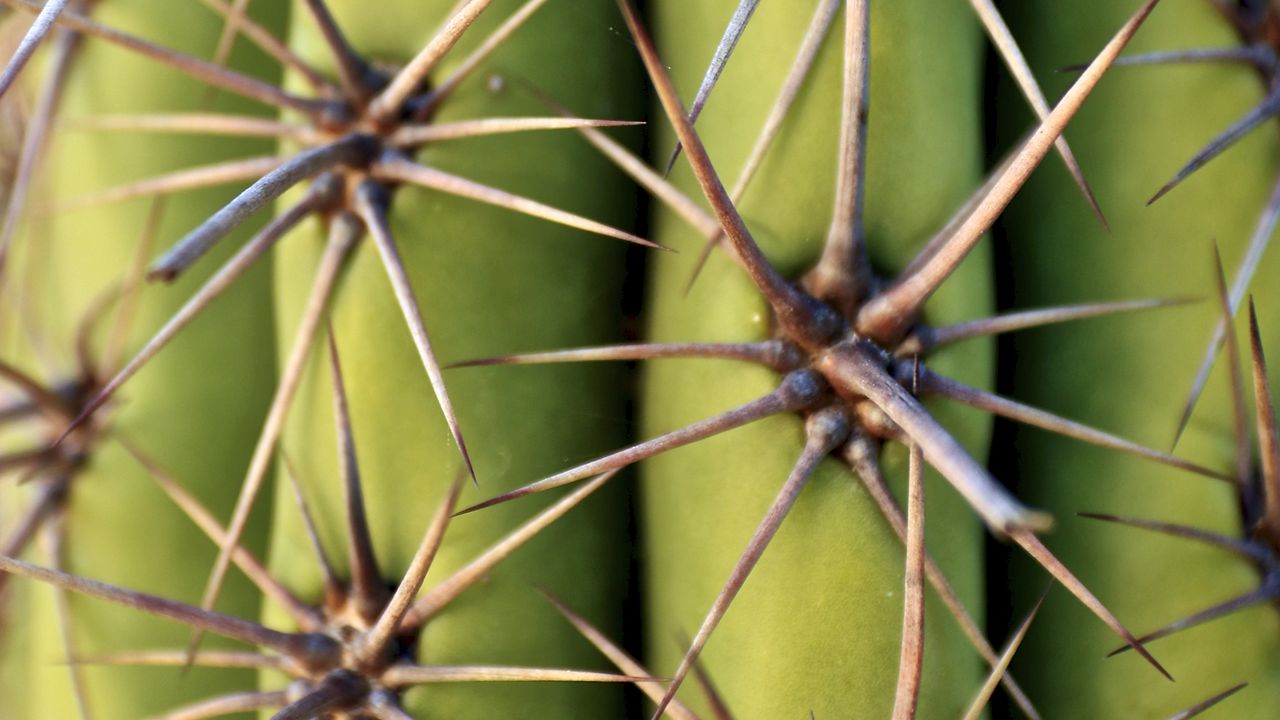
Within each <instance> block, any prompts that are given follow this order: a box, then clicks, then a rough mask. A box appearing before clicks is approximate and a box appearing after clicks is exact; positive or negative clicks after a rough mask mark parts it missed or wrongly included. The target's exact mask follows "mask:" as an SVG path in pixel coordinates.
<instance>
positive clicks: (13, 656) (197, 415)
mask: <svg viewBox="0 0 1280 720" xmlns="http://www.w3.org/2000/svg"><path fill="white" fill-rule="evenodd" d="M180 5H181V4H179V3H173V2H168V1H167V0H160V1H158V2H157V1H154V0H108V1H104V2H101V3H99V7H97V8H96V9H95V17H96V18H97V19H99V20H101V21H102V22H105V23H109V24H111V25H113V26H116V27H120V28H123V29H127V30H128V31H130V32H134V33H137V34H139V35H142V36H145V37H149V38H161V42H163V43H166V44H168V45H170V46H173V47H176V48H180V49H182V50H184V51H186V52H190V53H192V54H195V55H198V56H201V57H205V58H209V57H212V55H213V51H214V47H215V45H216V43H217V40H218V37H219V34H220V32H221V27H222V25H221V23H220V22H218V21H217V19H216V16H214V15H212V14H208V13H206V11H205V10H203V9H201V8H199V7H185V6H182V7H180ZM254 16H255V17H256V18H257V19H258V21H259V22H262V23H264V24H265V25H267V26H268V27H274V28H276V29H281V28H283V26H284V13H283V12H282V8H281V7H279V6H277V5H273V4H272V3H258V4H257V7H255V8H254ZM230 64H231V65H232V66H234V67H236V68H238V69H241V70H242V71H247V72H250V73H254V74H256V75H258V76H259V77H264V78H270V74H271V73H272V72H274V69H273V68H274V66H273V65H272V64H271V63H269V62H267V61H265V60H264V59H263V58H262V56H261V55H260V54H257V53H256V51H252V50H250V51H247V52H246V51H243V47H242V48H241V49H240V50H237V51H236V52H233V54H232V57H231V63H230ZM34 70H36V68H35V67H32V68H31V69H29V70H28V75H27V81H29V82H35V83H38V82H40V81H41V80H40V78H39V75H38V74H37V73H35V72H33V71H34ZM206 96H207V92H206V89H205V88H204V87H203V86H201V85H200V84H198V83H195V82H193V81H191V80H190V79H188V78H186V77H184V76H182V75H179V74H177V73H175V72H173V71H171V70H168V69H165V68H161V67H159V66H158V65H156V64H155V63H154V62H153V61H150V60H146V59H141V58H138V57H136V56H133V55H131V54H129V53H126V52H124V51H122V50H119V49H117V48H114V47H108V46H106V45H104V44H101V43H98V42H94V41H88V42H85V43H84V44H83V45H82V47H81V55H80V56H79V58H78V60H77V61H76V63H75V69H74V71H73V72H72V73H71V76H70V82H69V85H68V87H67V89H66V92H65V95H64V100H63V103H62V106H61V107H62V111H61V116H62V117H85V116H90V115H95V114H99V113H127V112H173V111H183V110H188V111H195V110H201V109H207V108H208V106H207V105H206ZM212 109H213V110H215V111H222V112H241V113H257V114H264V113H265V112H266V111H264V110H263V109H262V108H261V107H260V106H257V105H254V104H251V103H247V102H244V101H241V100H239V99H237V98H233V97H231V96H229V95H227V94H225V93H224V94H220V95H219V96H218V97H217V99H216V100H215V101H214V103H213V105H212ZM52 138H53V139H52V142H51V145H50V155H49V156H48V161H47V162H46V164H45V166H44V171H43V172H42V173H41V174H39V175H38V176H37V179H36V183H37V185H36V186H35V190H34V192H33V195H32V201H31V202H30V204H29V207H30V208H31V213H29V214H28V217H32V213H41V212H47V210H48V208H49V207H50V206H52V205H53V204H55V203H59V202H65V201H66V200H68V199H70V198H73V197H75V196H77V195H80V194H83V193H86V192H90V191H96V190H101V189H103V188H105V187H110V186H113V185H116V184H120V183H123V182H125V181H128V180H132V179H137V178H142V177H149V176H151V175H155V174H159V173H162V172H166V171H171V170H177V169H181V168H185V167H188V166H192V165H198V164H203V163H210V162H216V161H222V160H228V159H232V158H236V157H242V156H250V155H256V154H264V153H266V152H270V145H269V143H265V142H262V141H254V140H244V139H222V138H217V139H205V138H201V139H200V140H199V141H197V142H193V141H192V140H191V138H189V137H187V138H184V137H152V136H147V135H127V136H126V135H119V136H113V137H111V138H103V137H102V136H101V135H98V134H94V133H85V132H73V131H55V132H54V134H53V136H52ZM228 192H229V191H228V190H227V189H225V188H217V189H213V190H207V191H201V192H194V193H183V194H181V195H177V196H175V197H173V198H171V199H170V200H169V201H168V206H167V210H166V212H165V214H164V221H163V223H162V224H161V226H160V229H159V233H158V240H157V242H158V244H159V246H158V248H157V249H162V248H163V246H164V245H166V244H167V243H168V242H169V241H171V240H172V239H173V238H175V237H178V236H180V235H181V234H182V233H184V232H186V231H187V230H189V229H190V228H191V227H193V226H194V225H195V224H196V223H198V222H199V221H200V220H201V219H203V218H204V217H205V216H207V215H208V214H209V213H210V212H212V211H213V210H214V209H216V208H217V207H218V205H219V204H220V203H222V202H224V201H225V199H226V197H227V193H228ZM150 205H151V202H150V200H147V199H142V200H134V201H130V202H127V203H124V204H118V205H111V206H106V207H97V208H92V209H86V210H78V211H75V212H59V213H55V214H53V215H49V216H45V217H43V218H40V219H33V220H30V221H29V222H28V228H29V230H28V231H27V233H26V236H25V237H20V238H18V242H17V243H16V249H17V250H18V251H19V256H16V257H14V258H13V261H14V262H13V263H12V264H10V266H9V273H8V275H7V277H6V280H8V281H13V282H15V283H17V284H18V285H19V286H20V287H22V288H23V289H24V292H25V293H27V295H26V300H27V301H28V302H32V303H33V304H34V305H35V306H36V308H37V311H38V312H39V313H40V315H39V317H40V327H39V332H40V334H41V335H42V336H43V337H44V338H45V339H46V340H47V341H48V342H49V343H51V345H52V348H53V350H54V351H55V354H56V356H57V358H58V359H59V360H60V361H62V363H61V368H60V371H67V370H70V368H71V364H70V363H71V358H72V352H71V349H72V348H71V341H72V338H73V337H74V335H75V332H76V325H77V323H79V322H80V321H81V320H82V319H83V317H84V315H85V314H86V312H87V311H88V310H89V309H90V308H91V306H92V305H93V304H94V303H100V302H102V299H103V295H102V293H103V291H104V289H105V288H107V287H108V286H109V285H110V284H112V283H117V282H120V281H122V280H123V279H124V278H125V276H126V275H127V273H128V269H129V268H130V267H131V266H132V265H133V263H134V261H135V258H136V256H137V247H138V242H139V238H140V236H141V235H142V231H143V227H144V225H145V222H146V218H147V215H148V212H149V208H150ZM252 229H253V228H252V227H250V228H246V229H244V230H242V231H240V232H239V233H237V235H236V236H235V237H232V238H230V239H229V240H228V244H227V246H226V247H224V248H223V249H221V250H219V251H218V252H217V253H216V256H214V257H210V258H209V259H208V261H207V262H208V264H207V265H205V266H203V267H201V268H197V269H196V271H194V272H193V273H192V274H191V275H192V276H191V277H189V278H186V279H184V280H183V281H182V282H180V283H177V284H176V285H175V286H173V287H163V286H149V287H146V288H144V290H143V294H142V301H141V304H140V309H139V313H138V315H137V319H136V321H135V322H134V324H133V330H132V333H131V336H130V339H129V341H128V343H127V344H126V347H128V348H132V347H133V346H134V343H137V342H139V341H140V340H142V339H145V337H146V335H147V334H148V333H149V332H150V331H151V330H152V329H154V328H155V327H157V326H158V325H159V323H160V322H162V321H163V320H164V319H165V318H167V317H168V315H169V314H171V313H172V312H173V310H175V309H176V308H177V307H178V306H179V305H180V304H181V303H182V302H183V301H184V300H185V299H186V297H187V296H188V295H189V294H190V293H191V291H192V290H193V288H195V287H198V284H199V282H201V281H202V280H203V277H202V276H203V275H204V274H205V273H206V272H207V269H208V268H209V267H212V266H214V265H215V264H216V263H218V262H221V260H222V259H224V258H225V257H226V256H227V254H228V253H229V250H230V249H231V246H232V245H233V244H235V243H238V242H242V241H243V239H244V238H246V237H247V236H248V233H249V232H250V231H252ZM37 246H38V247H37ZM23 254H25V255H26V257H23ZM28 260H30V261H31V264H30V265H28V264H27V263H28ZM28 268H31V270H30V275H27V274H26V273H27V272H28ZM20 275H21V276H22V277H20V278H19V276H20ZM269 300H270V272H269V270H267V269H266V268H263V269H261V270H258V271H256V272H254V273H251V275H250V276H248V277H247V278H245V280H244V281H243V282H242V283H241V285H240V286H239V287H238V288H237V289H235V290H233V291H232V292H231V293H230V294H229V295H228V296H227V297H225V298H224V299H222V300H220V301H219V302H218V303H217V304H216V305H215V306H214V307H212V308H211V309H210V311H209V315H208V317H205V318H203V319H201V320H200V321H198V322H197V323H196V324H195V325H193V326H192V327H191V328H190V329H189V330H188V331H187V332H186V333H185V334H184V335H183V337H181V338H180V339H179V340H177V341H176V342H175V343H174V345H173V347H171V348H169V349H167V350H166V351H165V352H164V353H162V354H161V355H160V356H159V358H158V359H157V360H156V362H155V364H154V366H152V367H150V368H148V369H147V370H146V371H145V372H144V373H142V374H141V375H140V376H139V377H138V378H137V379H136V380H135V381H134V382H132V383H130V385H129V386H128V387H127V389H126V390H125V391H124V393H122V396H121V403H119V404H118V405H117V406H116V407H113V408H111V412H112V414H113V415H114V416H115V418H114V423H113V425H114V427H115V428H117V429H118V430H119V431H120V432H121V433H123V434H125V435H126V436H127V437H129V438H131V439H133V440H134V441H135V442H136V444H137V445H138V446H140V447H141V448H143V449H144V450H145V451H146V452H148V453H149V454H150V455H151V456H153V457H154V458H155V459H157V460H158V461H159V462H160V464H161V465H163V466H164V467H166V468H167V469H168V470H169V471H170V472H171V473H172V474H173V475H174V476H175V477H176V478H178V479H179V480H180V481H181V482H183V483H184V484H185V485H186V486H187V487H188V488H189V489H191V491H192V492H193V493H195V494H196V495H197V496H199V497H200V498H201V499H202V500H203V501H204V502H205V503H206V504H208V505H209V506H210V507H211V508H212V509H213V511H214V512H215V513H217V514H218V515H225V514H227V513H229V511H230V506H231V503H232V501H233V500H234V498H235V492H236V487H235V485H234V483H230V482H228V480H229V479H232V478H235V477H237V476H238V475H239V474H240V473H241V472H242V471H243V463H244V462H245V460H246V458H247V457H248V452H249V450H251V448H252V443H253V439H254V435H253V430H252V426H253V418H256V417H260V416H261V415H262V413H263V412H264V410H265V405H266V401H267V399H268V398H269V392H270V387H271V378H272V376H273V374H274V369H273V366H272V361H271V358H272V356H273V354H274V337H273V334H272V318H271V317H270V314H269V313H266V312H264V311H263V308H264V307H265V306H266V304H267V303H268V302H269ZM9 309H11V307H10V308H9ZM110 317H111V316H110V315H108V316H107V321H106V322H104V323H102V325H104V326H109V325H110V324H111V320H110ZM106 329H107V328H103V332H100V333H98V337H97V339H98V340H102V336H104V335H105V334H106V332H105V331H106ZM6 335H8V333H6ZM15 339H20V340H22V342H21V343H20V346H21V347H26V338H25V336H23V335H19V336H18V337H17V338H15ZM103 345H104V343H102V342H98V343H96V344H95V349H96V350H97V351H98V352H99V353H101V352H102V350H103ZM5 350H6V353H11V352H14V349H13V348H11V347H6V348H5ZM6 357H13V356H12V355H9V354H6ZM20 357H26V356H25V355H20ZM30 367H32V368H37V369H38V368H39V365H38V364H34V363H32V364H31V365H30ZM69 502H70V504H69V513H68V516H67V518H66V522H65V528H66V533H67V535H66V540H65V543H64V546H65V548H66V568H67V569H68V570H69V571H71V572H76V573H80V574H84V575H88V576H91V577H95V578H102V579H107V580H110V581H113V582H118V583H121V584H124V585H128V586H131V587H135V588H139V589H144V590H150V591H154V592H159V593H162V594H165V595H168V596H170V597H176V598H181V599H184V600H188V601H191V600H198V598H199V593H200V589H201V587H202V586H203V584H204V580H205V575H206V573H207V569H208V567H209V565H210V564H211V563H212V561H213V557H214V548H213V547H212V546H211V545H210V544H209V543H208V541H207V540H206V539H205V538H204V536H203V535H201V533H200V531H199V530H198V529H196V528H195V527H193V526H192V525H191V523H190V521H189V520H187V518H186V517H185V516H184V515H183V514H182V513H181V512H180V511H178V510H177V509H176V508H175V507H174V506H173V505H172V503H171V502H170V501H169V500H168V499H166V498H165V497H164V496H163V494H162V493H160V492H159V491H158V489H157V488H156V487H155V486H154V484H153V482H152V481H151V479H150V478H149V476H148V475H147V473H146V471H145V470H143V469H142V468H141V467H139V466H138V464H137V463H136V462H135V461H134V460H133V459H132V458H131V457H129V455H128V454H127V453H126V452H125V451H124V450H123V449H122V448H121V447H120V446H119V445H117V444H115V443H114V442H113V441H112V440H111V439H110V438H106V439H104V440H103V441H101V442H100V443H99V451H98V452H96V453H95V454H94V456H93V458H92V460H91V461H90V463H89V465H88V467H87V468H86V469H85V470H84V471H82V472H81V473H80V474H79V476H78V477H77V478H76V479H75V480H74V481H73V483H72V489H71V494H70V501H69ZM26 504H27V501H26V500H25V499H24V500H23V501H22V502H21V504H20V505H18V506H17V507H24V506H25V505H26ZM6 517H11V516H9V515H7V516H6ZM265 519H266V515H265V514H263V515H261V516H259V520H265ZM7 529H8V528H7V526H6V531H7ZM265 531H266V527H265V524H264V523H262V522H255V523H254V524H253V525H252V526H251V528H250V532H249V533H247V535H246V538H245V544H246V546H247V547H251V548H255V547H256V548H258V549H261V548H262V547H263V546H264V545H265V534H266V533H265ZM38 547H39V546H38V545H37V548H38ZM31 557H32V559H34V560H36V561H39V562H42V563H43V562H45V556H44V554H43V552H39V551H38V552H36V553H33V554H31ZM11 585H12V587H11V589H12V590H13V591H14V594H15V596H16V597H13V598H11V599H12V600H13V601H14V604H13V605H11V606H10V608H9V610H11V611H12V612H14V613H17V615H16V617H21V618H22V622H16V623H12V624H9V623H6V625H5V637H4V640H5V642H4V646H3V649H2V652H3V653H4V655H5V658H4V660H3V661H0V666H3V667H4V672H6V673H9V672H10V671H11V669H12V668H15V667H17V668H25V670H18V671H16V672H17V673H18V674H23V673H25V674H26V677H25V678H24V679H23V680H22V681H21V684H22V685H23V686H25V687H24V692H23V693H21V694H18V695H9V694H6V697H5V702H4V704H5V705H6V707H5V709H4V711H3V712H0V715H4V716H5V717H10V715H9V713H12V717H17V718H26V717H77V712H78V711H77V709H76V706H75V703H74V700H73V699H72V694H71V690H70V685H69V682H68V670H67V667H66V665H65V657H64V655H63V652H62V645H61V635H60V633H59V631H58V629H57V627H58V626H57V624H56V619H55V618H54V615H53V610H52V608H53V602H52V594H51V591H50V590H49V589H48V588H45V587H29V584H28V583H26V582H25V581H14V582H12V583H11ZM70 605H71V611H72V614H73V618H74V623H75V633H76V635H75V642H76V645H77V649H78V651H79V652H80V653H81V654H84V655H93V654H101V653H106V652H114V651H119V650H121V649H125V648H138V647H157V646H181V645H182V644H183V643H184V642H185V640H186V638H187V637H188V634H189V631H188V630H187V629H186V628H184V627H182V626H179V625H175V624H174V623H171V622H168V621H165V620H160V619H155V618H150V617H147V616H145V615H142V614H139V613H137V612H133V611H129V610H127V609H121V608H116V607H108V606H106V605H104V604H102V603H100V602H97V601H94V600H86V599H84V598H79V597H73V598H71V599H70ZM258 606H259V599H258V597H257V595H256V594H255V593H254V592H253V591H252V590H251V589H250V588H249V586H248V585H247V583H244V582H243V581H242V580H241V579H239V578H237V579H236V581H235V584H234V585H233V586H232V587H230V588H229V591H228V592H227V593H226V595H225V600H224V602H223V603H222V604H220V606H219V608H220V609H223V610H226V611H227V612H231V613H239V614H244V615H247V616H250V617H251V616H253V614H254V613H255V612H256V611H257V608H258ZM11 630H12V632H10V631H11ZM85 675H86V677H87V683H88V688H89V705H90V708H91V710H92V711H93V713H94V717H95V718H99V719H108V720H109V719H111V718H136V717H140V716H146V715H150V714H153V713H157V712H161V711H164V710H167V709H171V708H173V707H175V706H178V705H182V704H185V703H187V702H190V701H192V700H193V699H195V698H199V697H203V696H206V695H209V694H212V693H217V692H226V691H228V690H231V689H235V688H239V687H244V686H245V685H246V684H248V683H251V682H252V681H253V675H252V674H251V673H249V672H245V671H209V670H192V671H191V672H189V673H187V674H186V675H185V676H184V675H183V674H182V673H181V671H179V670H177V669H172V670H159V669H154V668H94V667H89V668H86V669H85Z"/></svg>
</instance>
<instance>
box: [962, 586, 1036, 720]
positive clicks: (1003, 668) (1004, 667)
mask: <svg viewBox="0 0 1280 720" xmlns="http://www.w3.org/2000/svg"><path fill="white" fill-rule="evenodd" d="M1052 587H1053V585H1052V584H1050V585H1049V587H1046V588H1045V589H1044V592H1042V593H1040V599H1038V600H1036V604H1035V605H1033V606H1032V607H1031V612H1029V613H1027V617H1026V618H1025V619H1024V620H1023V621H1022V624H1021V625H1019V626H1018V629H1017V630H1016V631H1015V632H1014V633H1013V637H1010V638H1009V642H1008V643H1007V644H1005V646H1004V649H1002V650H1001V651H1000V660H999V662H997V663H996V664H995V665H994V666H993V667H992V668H991V673H990V674H988V675H987V679H986V681H985V682H983V683H982V687H981V688H979V689H978V695H977V696H976V697H974V699H973V703H971V704H970V705H969V709H968V710H967V711H966V712H965V714H964V720H978V718H980V717H982V711H983V710H984V709H985V708H986V706H987V703H988V702H990V701H991V696H992V694H994V693H995V691H996V685H998V684H1000V681H1001V679H1002V678H1003V677H1005V675H1006V673H1008V671H1009V663H1011V662H1013V656H1014V655H1015V654H1017V652H1018V648H1019V647H1021V646H1022V639H1023V638H1025V637H1026V636H1027V631H1028V630H1030V629H1031V623H1032V622H1033V621H1034V620H1035V619H1036V615H1037V614H1038V613H1039V612H1040V608H1041V606H1043V605H1044V599H1045V598H1047V597H1049V590H1050V588H1052Z"/></svg>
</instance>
